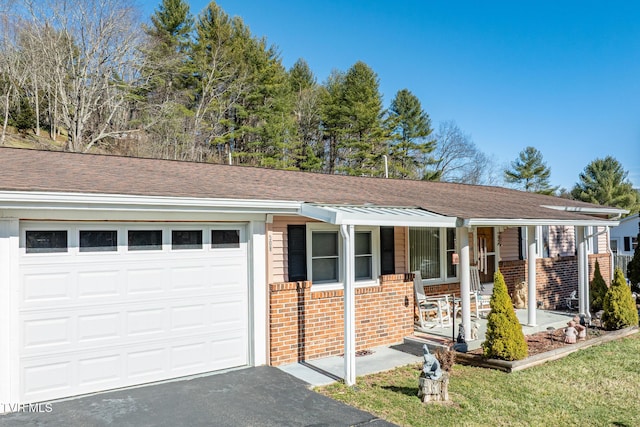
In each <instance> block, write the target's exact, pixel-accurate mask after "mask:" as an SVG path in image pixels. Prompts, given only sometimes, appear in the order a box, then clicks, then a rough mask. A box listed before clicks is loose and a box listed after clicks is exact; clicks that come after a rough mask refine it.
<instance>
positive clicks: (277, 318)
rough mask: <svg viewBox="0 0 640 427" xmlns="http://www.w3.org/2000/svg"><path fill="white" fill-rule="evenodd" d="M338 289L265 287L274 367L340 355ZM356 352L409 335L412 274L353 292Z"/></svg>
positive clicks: (290, 285) (301, 285)
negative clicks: (267, 298) (316, 289)
mask: <svg viewBox="0 0 640 427" xmlns="http://www.w3.org/2000/svg"><path fill="white" fill-rule="evenodd" d="M343 295H344V293H343V291H342V290H334V291H312V290H311V282H295V283H272V284H271V285H270V286H269V314H270V325H269V327H270V357H271V359H270V360H271V365H272V366H278V365H282V364H285V363H292V362H297V361H301V360H312V359H317V358H320V357H326V356H333V355H338V354H342V353H343V351H344V298H343ZM355 304H356V351H359V350H365V349H369V348H372V347H376V346H380V345H390V344H395V343H398V342H401V341H402V339H403V338H404V337H405V336H407V335H410V334H411V333H413V311H414V303H413V282H412V276H411V275H404V274H393V275H387V276H382V277H381V285H380V286H372V287H365V288H356V301H355Z"/></svg>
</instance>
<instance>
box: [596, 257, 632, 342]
mask: <svg viewBox="0 0 640 427" xmlns="http://www.w3.org/2000/svg"><path fill="white" fill-rule="evenodd" d="M602 309H603V310H604V313H602V323H603V325H604V327H605V329H608V330H616V329H622V328H626V327H628V326H636V325H638V310H637V308H636V304H635V302H634V301H633V297H632V296H631V289H630V288H629V286H627V283H626V281H625V280H624V275H623V274H622V270H621V269H620V268H616V271H615V274H614V277H613V282H612V283H611V286H610V287H609V290H608V291H607V293H606V295H605V296H604V303H603V307H602Z"/></svg>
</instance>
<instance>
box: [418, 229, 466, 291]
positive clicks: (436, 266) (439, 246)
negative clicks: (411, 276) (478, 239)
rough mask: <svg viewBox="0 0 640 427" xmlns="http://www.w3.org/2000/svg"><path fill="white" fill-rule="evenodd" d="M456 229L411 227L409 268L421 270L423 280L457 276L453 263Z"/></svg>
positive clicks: (441, 279)
mask: <svg viewBox="0 0 640 427" xmlns="http://www.w3.org/2000/svg"><path fill="white" fill-rule="evenodd" d="M455 236H456V233H455V229H452V228H449V229H448V228H438V227H410V228H409V268H410V271H416V270H420V273H421V275H422V278H423V280H427V281H429V280H430V281H446V280H453V279H455V278H456V277H457V271H456V268H455V266H454V265H453V253H454V252H455Z"/></svg>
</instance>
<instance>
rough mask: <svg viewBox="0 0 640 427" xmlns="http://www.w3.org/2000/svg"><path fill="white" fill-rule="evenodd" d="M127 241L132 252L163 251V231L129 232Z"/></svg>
mask: <svg viewBox="0 0 640 427" xmlns="http://www.w3.org/2000/svg"><path fill="white" fill-rule="evenodd" d="M127 241H128V242H127V243H128V246H129V250H130V251H161V250H162V230H129V232H128V233H127Z"/></svg>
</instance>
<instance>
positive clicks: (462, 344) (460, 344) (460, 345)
mask: <svg viewBox="0 0 640 427" xmlns="http://www.w3.org/2000/svg"><path fill="white" fill-rule="evenodd" d="M453 349H454V350H455V351H459V352H460V353H466V352H467V351H468V350H469V346H468V345H467V341H466V340H465V339H464V325H463V324H462V323H460V325H458V337H457V338H456V342H455V344H453Z"/></svg>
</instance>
